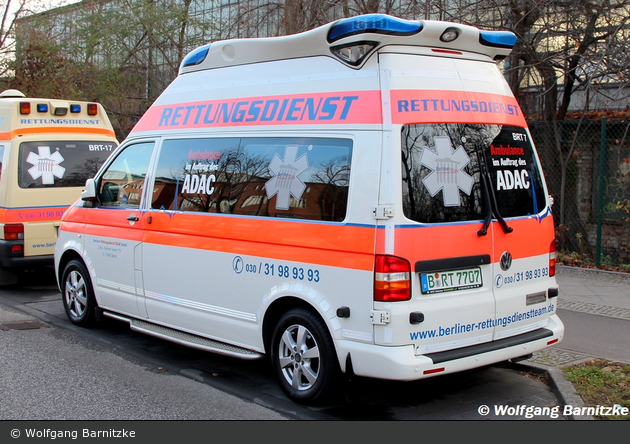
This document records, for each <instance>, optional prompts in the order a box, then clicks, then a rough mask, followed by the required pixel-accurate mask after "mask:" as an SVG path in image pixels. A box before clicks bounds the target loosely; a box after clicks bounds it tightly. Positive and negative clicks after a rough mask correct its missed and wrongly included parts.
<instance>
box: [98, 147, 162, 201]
mask: <svg viewBox="0 0 630 444" xmlns="http://www.w3.org/2000/svg"><path fill="white" fill-rule="evenodd" d="M152 151H153V143H152V142H150V143H138V144H135V145H130V146H128V147H126V148H125V149H124V150H123V151H121V152H120V153H119V154H118V156H116V159H115V160H114V161H113V162H112V163H111V164H110V165H109V166H108V167H107V169H106V170H105V172H104V173H103V175H102V176H101V178H100V183H99V188H98V197H99V200H100V202H101V206H104V207H120V208H138V207H139V206H140V199H141V197H142V190H143V189H144V178H145V176H146V174H147V169H148V166H149V160H150V159H151V152H152Z"/></svg>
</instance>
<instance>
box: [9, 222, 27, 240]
mask: <svg viewBox="0 0 630 444" xmlns="http://www.w3.org/2000/svg"><path fill="white" fill-rule="evenodd" d="M4 238H5V240H22V239H24V225H22V224H5V225H4Z"/></svg>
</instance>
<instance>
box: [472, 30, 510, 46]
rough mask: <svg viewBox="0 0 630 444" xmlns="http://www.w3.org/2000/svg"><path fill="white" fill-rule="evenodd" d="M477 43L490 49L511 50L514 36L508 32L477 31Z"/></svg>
mask: <svg viewBox="0 0 630 444" xmlns="http://www.w3.org/2000/svg"><path fill="white" fill-rule="evenodd" d="M479 43H481V44H482V45H484V46H490V47H492V48H506V49H512V48H514V45H516V35H515V34H514V33H512V32H510V31H479Z"/></svg>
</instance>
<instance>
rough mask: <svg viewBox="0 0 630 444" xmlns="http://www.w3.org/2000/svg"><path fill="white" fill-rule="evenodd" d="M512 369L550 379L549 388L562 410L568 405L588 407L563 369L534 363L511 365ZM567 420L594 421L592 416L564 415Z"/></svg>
mask: <svg viewBox="0 0 630 444" xmlns="http://www.w3.org/2000/svg"><path fill="white" fill-rule="evenodd" d="M510 367H511V368H512V369H514V370H520V371H530V372H534V373H538V374H544V375H546V376H547V377H548V379H549V383H548V385H549V388H551V391H552V393H553V394H554V395H555V396H556V397H557V398H558V400H559V401H560V404H561V406H562V409H563V410H564V407H565V406H567V405H570V406H571V407H579V408H582V407H586V406H585V405H584V401H583V400H582V398H581V397H580V395H578V394H577V392H576V391H575V387H573V384H571V382H570V381H569V380H567V378H565V376H564V373H563V371H562V369H561V368H554V367H547V366H542V365H536V364H533V363H523V362H518V363H512V362H511V363H510ZM563 416H564V417H565V418H566V419H568V420H572V421H593V420H594V419H593V417H592V416H591V415H573V414H570V415H563Z"/></svg>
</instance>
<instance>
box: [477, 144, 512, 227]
mask: <svg viewBox="0 0 630 444" xmlns="http://www.w3.org/2000/svg"><path fill="white" fill-rule="evenodd" d="M475 151H477V156H478V158H479V171H480V174H481V192H482V194H483V201H484V204H485V206H486V209H487V211H486V218H485V220H484V222H483V227H481V229H480V230H479V231H477V236H485V235H486V234H488V227H489V226H490V222H491V221H492V216H493V215H494V217H495V218H496V219H497V221H498V222H499V225H501V228H503V232H504V233H506V234H507V233H511V232H512V231H514V229H513V228H512V227H510V226H508V224H507V223H506V222H505V219H503V216H501V213H500V212H499V205H498V204H497V197H496V195H495V194H494V189H493V188H492V178H491V177H490V172H489V171H488V164H487V163H486V156H485V153H484V151H483V148H481V147H479V146H477V145H475Z"/></svg>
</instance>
